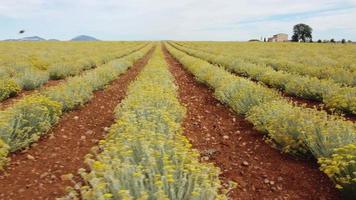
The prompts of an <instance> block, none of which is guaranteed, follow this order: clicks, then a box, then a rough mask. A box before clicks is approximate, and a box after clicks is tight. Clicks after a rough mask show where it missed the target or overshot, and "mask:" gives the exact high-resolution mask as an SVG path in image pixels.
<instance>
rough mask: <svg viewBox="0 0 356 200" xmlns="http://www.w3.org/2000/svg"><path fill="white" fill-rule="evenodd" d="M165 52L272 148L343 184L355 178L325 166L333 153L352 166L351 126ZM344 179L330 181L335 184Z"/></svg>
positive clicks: (354, 137)
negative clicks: (310, 161) (317, 166)
mask: <svg viewBox="0 0 356 200" xmlns="http://www.w3.org/2000/svg"><path fill="white" fill-rule="evenodd" d="M167 48H168V50H169V52H170V53H171V54H172V55H173V56H174V57H175V58H176V59H177V60H178V61H180V62H181V63H182V64H183V65H184V66H185V67H186V68H187V69H188V70H189V71H190V72H191V73H192V74H193V75H194V76H196V77H197V79H198V80H200V81H202V82H204V83H206V84H207V85H209V86H210V87H212V88H213V89H214V90H215V96H216V97H217V98H218V99H219V100H220V101H222V102H224V103H226V104H228V105H229V106H230V107H231V108H232V109H233V110H235V111H236V112H237V113H239V114H243V115H245V116H246V118H247V120H248V121H250V122H251V123H252V124H253V125H254V126H255V128H256V129H258V130H260V131H262V132H265V133H267V135H268V138H269V140H270V141H272V142H273V144H274V146H275V147H277V148H279V149H281V150H283V151H284V152H287V153H291V154H293V155H298V156H308V157H309V156H311V155H313V156H314V157H315V158H317V159H319V160H320V161H323V160H324V162H323V163H324V165H323V167H322V168H321V169H322V170H324V169H328V167H334V168H335V166H336V168H337V170H343V173H341V176H342V178H343V179H347V180H349V177H354V175H355V174H354V173H355V171H354V170H344V169H342V167H344V166H342V165H331V164H332V163H334V162H333V161H330V162H325V160H330V159H335V158H337V149H340V148H344V149H345V150H344V151H346V153H344V154H345V156H346V157H347V158H348V159H350V161H348V163H349V164H352V163H354V162H355V161H356V160H355V157H350V156H348V155H353V153H354V152H353V150H352V148H345V147H348V145H350V144H354V143H355V142H356V125H355V123H353V122H351V121H346V120H345V119H344V118H343V117H340V116H336V115H335V116H334V115H329V114H327V113H326V112H325V111H319V110H316V109H311V108H305V107H303V106H297V105H294V104H293V103H291V102H288V101H287V100H285V99H283V98H282V97H281V96H280V95H278V93H275V92H274V91H273V90H271V89H269V88H266V87H263V86H260V85H259V84H256V83H254V82H252V81H250V80H247V79H244V78H241V77H238V76H234V75H232V74H230V73H229V72H227V71H224V70H223V69H222V68H219V67H217V66H214V65H212V64H210V63H208V62H206V61H204V60H201V59H199V58H195V57H193V56H189V55H187V54H186V53H184V52H182V51H180V50H178V49H176V48H174V47H173V46H170V45H168V46H167ZM335 151H336V152H335ZM347 151H350V152H347ZM329 165H330V166H329ZM324 171H325V170H324ZM327 174H328V175H329V176H330V173H327ZM332 178H333V177H332ZM343 179H340V178H334V180H335V181H336V182H340V180H343ZM350 184H351V182H350ZM340 185H341V184H340ZM343 185H345V184H343ZM346 185H347V183H346ZM339 188H341V187H339ZM347 188H349V187H347ZM351 188H352V187H351ZM353 190H355V188H354V187H353Z"/></svg>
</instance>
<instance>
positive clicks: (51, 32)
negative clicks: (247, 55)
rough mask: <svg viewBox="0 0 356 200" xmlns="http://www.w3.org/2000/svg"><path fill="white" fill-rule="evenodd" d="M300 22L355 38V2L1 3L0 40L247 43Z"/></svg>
mask: <svg viewBox="0 0 356 200" xmlns="http://www.w3.org/2000/svg"><path fill="white" fill-rule="evenodd" d="M297 23H306V24H308V25H310V26H311V27H312V28H313V29H314V32H313V39H314V40H317V39H319V38H320V39H331V38H335V39H336V40H340V39H342V38H345V39H351V40H356V0H225V1H224V0H179V1H172V0H171V1H170V0H150V1H149V0H130V1H129V0H0V39H8V38H19V37H23V36H34V35H37V36H40V37H43V38H46V39H51V38H56V39H61V40H68V39H71V38H73V37H74V36H77V35H82V34H85V35H91V36H94V37H97V38H98V39H102V40H164V39H170V40H248V39H253V38H260V37H261V36H263V37H267V36H271V35H273V34H275V33H280V32H281V33H288V34H289V35H290V36H291V34H292V28H293V25H295V24H297ZM21 29H25V30H26V33H25V34H24V35H23V36H20V35H19V34H18V31H19V30H21Z"/></svg>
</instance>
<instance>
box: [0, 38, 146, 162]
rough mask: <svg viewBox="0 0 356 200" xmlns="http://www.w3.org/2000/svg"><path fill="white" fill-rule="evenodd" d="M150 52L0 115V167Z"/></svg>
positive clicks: (35, 96)
mask: <svg viewBox="0 0 356 200" xmlns="http://www.w3.org/2000/svg"><path fill="white" fill-rule="evenodd" d="M150 48H151V45H148V46H146V47H144V48H143V49H141V50H140V51H137V52H134V53H132V54H129V55H127V56H125V57H123V58H120V59H117V60H113V61H111V62H109V63H107V64H105V65H103V66H102V67H99V68H96V69H94V70H92V71H89V72H87V73H85V74H83V75H81V76H77V77H72V78H69V79H68V81H67V82H65V83H64V84H61V85H58V86H55V87H51V88H48V89H44V90H42V91H40V92H39V93H35V94H33V95H29V96H26V97H25V98H24V99H22V100H20V101H18V102H16V103H15V104H13V105H12V106H11V107H9V108H7V109H5V110H3V111H0V156H1V157H0V166H2V165H3V164H5V162H6V160H7V159H6V155H7V153H8V152H13V151H16V150H19V149H22V148H25V147H28V146H29V145H30V144H31V143H32V142H35V141H37V140H38V139H39V138H40V137H41V135H43V134H45V133H46V132H47V131H48V130H49V129H50V128H51V126H52V125H53V124H55V123H56V122H57V121H58V119H59V118H60V116H61V115H62V112H63V111H69V110H72V109H74V108H76V107H77V106H80V105H83V104H84V103H86V102H88V101H89V100H90V99H91V97H92V95H93V92H94V91H95V90H99V89H102V88H103V87H105V85H107V84H108V83H110V82H111V81H113V80H115V79H116V78H117V76H118V75H120V74H122V73H124V72H126V70H127V69H128V68H129V67H130V66H131V65H132V64H133V63H134V62H135V61H137V60H138V59H139V58H142V57H143V56H144V54H145V53H146V52H147V51H148V50H149V49H150Z"/></svg>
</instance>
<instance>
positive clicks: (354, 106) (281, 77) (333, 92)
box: [174, 45, 356, 114]
mask: <svg viewBox="0 0 356 200" xmlns="http://www.w3.org/2000/svg"><path fill="white" fill-rule="evenodd" d="M174 46H175V47H176V48H178V49H180V50H182V51H184V52H186V53H188V54H189V55H193V56H196V57H199V58H202V59H204V60H207V61H209V62H211V63H213V64H218V65H221V66H223V67H224V68H226V69H227V70H229V71H231V72H234V73H237V74H239V75H242V76H246V77H250V78H252V79H253V80H257V81H260V82H262V83H265V84H267V85H269V86H271V87H273V88H277V89H280V90H282V91H285V92H286V93H288V94H291V95H295V96H298V97H302V98H306V99H312V100H317V101H322V102H323V103H324V104H325V105H326V107H328V108H332V109H336V110H338V111H341V112H344V113H352V114H356V88H355V87H342V86H341V85H340V84H336V83H335V82H333V81H331V80H325V79H318V78H315V77H309V76H302V75H298V74H291V73H288V72H284V71H276V70H275V69H273V68H272V67H268V66H264V67H262V66H260V65H257V64H253V63H248V62H245V61H244V60H242V59H239V58H236V57H234V56H231V55H222V54H220V55H216V54H212V53H207V52H204V51H201V50H196V49H192V48H187V47H183V46H178V45H174Z"/></svg>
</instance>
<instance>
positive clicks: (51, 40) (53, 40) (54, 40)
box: [47, 39, 60, 42]
mask: <svg viewBox="0 0 356 200" xmlns="http://www.w3.org/2000/svg"><path fill="white" fill-rule="evenodd" d="M47 41H50V42H59V41H60V40H57V39H49V40H47Z"/></svg>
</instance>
